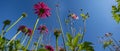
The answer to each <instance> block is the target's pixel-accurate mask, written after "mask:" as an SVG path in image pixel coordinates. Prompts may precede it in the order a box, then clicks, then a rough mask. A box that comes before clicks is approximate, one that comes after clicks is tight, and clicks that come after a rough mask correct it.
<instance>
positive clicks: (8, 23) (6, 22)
mask: <svg viewBox="0 0 120 51" xmlns="http://www.w3.org/2000/svg"><path fill="white" fill-rule="evenodd" d="M10 22H11V21H10V20H5V21H4V22H3V23H4V25H10Z"/></svg>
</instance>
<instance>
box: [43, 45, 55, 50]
mask: <svg viewBox="0 0 120 51" xmlns="http://www.w3.org/2000/svg"><path fill="white" fill-rule="evenodd" d="M45 48H46V49H47V50H49V51H54V48H53V47H52V46H50V45H46V46H45Z"/></svg>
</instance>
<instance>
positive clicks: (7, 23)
mask: <svg viewBox="0 0 120 51" xmlns="http://www.w3.org/2000/svg"><path fill="white" fill-rule="evenodd" d="M10 22H11V21H10V20H5V21H4V22H3V24H4V26H3V28H2V30H4V29H5V27H6V26H7V25H10Z"/></svg>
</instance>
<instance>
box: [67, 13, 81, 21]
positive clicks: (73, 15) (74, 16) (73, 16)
mask: <svg viewBox="0 0 120 51" xmlns="http://www.w3.org/2000/svg"><path fill="white" fill-rule="evenodd" d="M69 16H70V17H72V18H73V19H75V20H77V19H79V17H78V16H77V15H76V14H74V13H72V14H70V15H69Z"/></svg>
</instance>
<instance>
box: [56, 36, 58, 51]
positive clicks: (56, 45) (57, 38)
mask: <svg viewBox="0 0 120 51" xmlns="http://www.w3.org/2000/svg"><path fill="white" fill-rule="evenodd" d="M56 51H58V37H56Z"/></svg>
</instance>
